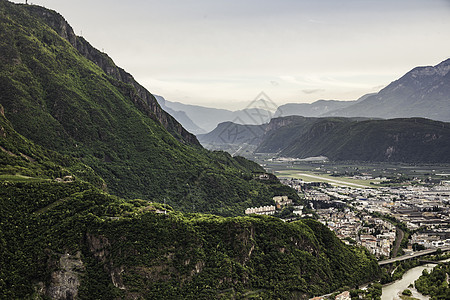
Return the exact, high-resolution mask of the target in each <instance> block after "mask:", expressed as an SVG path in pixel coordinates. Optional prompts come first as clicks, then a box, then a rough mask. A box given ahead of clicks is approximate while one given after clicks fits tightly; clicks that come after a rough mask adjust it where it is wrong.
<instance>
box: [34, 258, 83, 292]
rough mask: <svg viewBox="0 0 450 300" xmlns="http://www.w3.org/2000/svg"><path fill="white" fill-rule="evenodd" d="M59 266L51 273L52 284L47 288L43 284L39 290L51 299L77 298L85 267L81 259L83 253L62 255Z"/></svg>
mask: <svg viewBox="0 0 450 300" xmlns="http://www.w3.org/2000/svg"><path fill="white" fill-rule="evenodd" d="M57 267H58V269H57V270H56V271H54V272H53V273H52V274H51V281H50V285H49V286H48V287H47V288H46V289H45V288H43V287H42V285H41V288H40V289H39V291H40V292H41V293H44V294H45V296H47V297H49V298H51V299H57V300H71V299H76V298H77V295H78V287H79V286H80V283H81V278H80V277H81V274H82V273H83V272H84V269H85V268H84V265H83V262H82V261H81V253H80V252H78V253H77V254H76V255H70V254H68V253H66V254H63V255H61V257H60V258H59V263H58V265H57Z"/></svg>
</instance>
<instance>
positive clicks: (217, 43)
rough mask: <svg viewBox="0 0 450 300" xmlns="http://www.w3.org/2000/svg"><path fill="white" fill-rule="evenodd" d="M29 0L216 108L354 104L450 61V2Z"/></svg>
mask: <svg viewBox="0 0 450 300" xmlns="http://www.w3.org/2000/svg"><path fill="white" fill-rule="evenodd" d="M15 2H18V3H19V2H22V3H24V2H25V1H15ZM29 2H32V3H33V4H38V5H42V6H45V7H47V8H51V9H54V10H56V11H58V12H59V13H61V14H62V15H63V16H64V17H65V18H66V19H67V20H68V22H69V23H70V24H71V25H72V27H73V28H74V30H75V32H76V34H77V35H82V36H83V37H85V38H86V39H87V40H88V41H89V42H90V43H91V44H92V45H93V46H94V47H96V48H98V49H100V50H102V49H103V50H104V51H105V52H106V53H108V54H109V55H110V56H111V57H112V59H113V60H114V61H115V62H116V64H117V65H119V66H120V67H122V68H124V69H125V70H126V71H128V72H130V73H131V74H132V75H133V76H134V77H135V78H136V80H137V81H138V82H140V83H141V84H142V85H144V86H145V87H146V88H147V89H149V90H150V91H151V92H152V93H155V94H159V95H162V96H164V97H165V98H166V99H168V100H171V101H179V102H183V103H189V104H200V105H204V106H210V107H222V108H236V109H238V108H243V107H244V106H245V105H246V104H247V103H249V102H251V101H252V100H253V99H254V98H255V97H256V96H257V95H258V94H259V93H260V92H262V91H264V92H265V93H266V94H267V95H268V96H269V97H270V98H271V99H272V100H273V101H275V102H276V103H277V104H282V103H286V102H313V101H315V100H318V99H337V100H353V99H357V98H358V97H360V96H362V95H363V94H365V93H369V92H374V91H378V90H380V89H381V88H382V87H383V86H385V85H387V84H389V83H390V82H391V81H393V80H395V79H397V78H399V77H400V76H401V75H403V74H404V73H406V72H407V71H409V70H410V69H412V68H413V67H415V66H420V65H435V64H438V63H439V62H441V61H443V60H445V59H447V58H449V57H450V0H345V1H339V0H315V1H302V0H278V1H262V0H239V1H238V0H164V1H155V0H127V1H124V0H121V1H118V0H110V1H106V0H94V1H93V0H89V1H88V0H77V1H69V0H30V1H29Z"/></svg>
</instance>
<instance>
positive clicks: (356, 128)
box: [256, 117, 450, 163]
mask: <svg viewBox="0 0 450 300" xmlns="http://www.w3.org/2000/svg"><path fill="white" fill-rule="evenodd" d="M277 124H278V125H277ZM268 129H269V131H268V132H267V133H266V135H265V137H264V139H263V142H262V143H261V144H260V145H259V147H258V149H257V150H256V151H257V152H268V153H273V152H277V153H279V154H280V155H282V156H286V157H298V158H306V157H312V156H319V155H323V156H327V157H328V158H329V159H331V160H354V161H392V162H422V163H440V162H450V157H449V156H448V153H450V124H449V123H445V122H439V121H432V120H428V119H422V118H410V119H390V120H363V119H362V120H354V119H346V118H303V117H288V118H278V119H273V120H272V122H271V124H269V126H268Z"/></svg>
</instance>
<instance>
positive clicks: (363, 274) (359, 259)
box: [0, 0, 379, 299]
mask: <svg viewBox="0 0 450 300" xmlns="http://www.w3.org/2000/svg"><path fill="white" fill-rule="evenodd" d="M0 61H1V63H0V298H2V299H49V298H50V299H124V298H125V299H155V298H160V299H220V298H238V297H244V298H249V297H260V298H263V299H274V298H284V299H304V298H308V297H311V296H312V295H319V294H323V293H328V292H332V291H334V290H336V289H338V288H340V287H343V286H345V285H347V286H354V285H358V284H362V283H365V282H369V281H372V280H375V279H377V278H378V277H379V267H378V264H377V262H376V260H375V259H374V257H373V256H372V255H370V254H369V252H368V251H367V250H366V249H364V248H359V247H355V246H349V245H345V244H344V243H342V242H341V241H340V240H339V239H338V238H337V237H336V236H335V234H334V233H333V232H331V231H330V230H329V229H328V228H327V227H326V226H324V225H322V224H320V223H318V222H316V221H314V220H302V221H298V222H293V223H284V222H283V221H281V220H279V219H277V218H274V217H269V216H247V217H242V216H240V215H243V212H244V209H245V208H247V207H254V206H262V205H269V204H273V200H272V198H273V197H274V196H279V195H286V196H288V197H289V198H290V199H292V200H293V201H294V203H297V204H301V200H300V199H299V197H298V195H297V193H296V192H295V191H294V190H292V189H291V188H289V187H287V186H284V185H281V184H280V182H279V181H278V179H277V178H276V177H275V176H273V175H270V176H269V175H267V176H266V177H265V178H267V179H265V180H261V179H260V175H261V174H265V171H264V169H263V168H262V167H261V166H259V165H257V164H256V163H253V162H251V161H248V160H246V159H244V158H242V157H231V156H230V155H229V154H227V153H224V152H221V151H214V152H210V151H207V150H206V149H204V148H202V147H201V146H200V144H199V142H198V140H197V139H196V138H195V136H193V135H192V134H190V133H189V132H188V131H186V130H185V129H184V128H183V127H182V126H181V125H180V124H179V123H178V122H177V121H176V120H175V119H174V118H173V117H172V116H170V115H169V114H168V113H167V112H165V111H164V110H163V109H162V108H161V107H160V105H159V104H158V103H157V101H156V99H155V98H154V96H153V95H152V94H151V93H150V92H149V91H147V90H146V89H145V88H143V87H142V86H141V85H139V84H138V83H137V82H136V81H135V80H134V79H133V77H132V76H131V75H130V74H128V73H127V72H126V71H124V70H123V69H121V68H119V67H118V66H116V65H115V64H114V62H113V61H112V59H111V58H109V57H108V56H107V55H106V54H105V53H102V52H100V51H98V50H97V49H95V48H93V47H92V46H91V45H90V44H89V43H88V42H87V41H86V40H84V39H83V38H81V37H78V36H76V35H75V34H74V32H73V30H72V28H71V27H70V25H69V24H68V23H67V22H66V21H65V20H64V18H63V17H62V16H61V15H59V14H58V13H56V12H55V11H52V10H48V9H45V8H42V7H39V6H35V5H24V4H21V5H19V4H13V3H11V2H9V1H6V0H0ZM204 213H215V214H216V215H211V214H204ZM218 215H221V216H218ZM224 216H234V217H224Z"/></svg>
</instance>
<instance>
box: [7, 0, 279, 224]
mask: <svg viewBox="0 0 450 300" xmlns="http://www.w3.org/2000/svg"><path fill="white" fill-rule="evenodd" d="M48 24H50V25H51V26H49V25H48ZM55 29H56V30H57V31H55ZM69 41H70V42H69ZM74 45H75V46H76V47H74ZM88 58H89V59H88ZM0 59H1V64H0V104H1V105H2V106H3V107H4V114H5V116H6V117H7V119H8V120H9V121H10V122H11V123H12V124H13V126H14V128H15V130H17V131H18V132H19V133H20V134H22V135H23V136H25V137H27V138H28V139H30V140H32V141H33V142H34V143H36V144H38V145H40V146H43V147H45V148H48V149H50V150H53V151H56V152H58V153H61V154H65V155H68V156H70V157H72V158H76V159H79V160H80V161H81V162H83V163H84V164H86V165H88V166H90V167H91V168H92V169H94V170H95V172H96V173H97V174H98V175H99V176H100V177H102V178H103V179H104V181H105V182H106V185H107V189H108V191H109V192H110V193H113V194H115V195H118V196H121V197H126V198H143V199H151V200H154V201H159V202H163V201H166V203H168V204H170V205H172V206H173V207H174V208H177V209H181V210H185V211H190V212H192V211H196V212H197V211H200V212H214V213H217V214H221V215H238V214H242V213H243V211H244V209H245V208H247V207H250V206H258V205H264V204H270V203H272V202H271V201H272V200H271V199H272V196H274V195H275V194H278V193H280V191H279V189H283V188H282V187H281V185H280V184H279V183H276V182H272V183H270V184H267V183H263V182H260V181H258V180H254V179H253V178H254V176H253V175H252V173H253V172H264V170H263V169H262V168H261V167H260V166H258V165H256V164H254V163H251V162H249V161H245V160H243V159H235V158H232V157H231V156H230V155H228V154H226V153H220V152H209V151H206V150H205V149H203V148H202V147H201V146H200V145H199V144H198V141H197V140H196V138H195V137H194V136H193V135H191V134H189V133H187V132H186V131H185V130H184V129H183V128H182V127H181V125H179V124H178V123H177V122H176V121H175V120H174V119H173V118H172V117H171V116H170V115H168V114H166V113H165V112H164V111H162V110H161V108H160V107H159V105H158V104H157V102H156V100H154V97H153V96H152V95H151V94H150V93H149V92H148V91H146V90H145V89H143V88H142V87H141V86H139V85H138V84H137V83H136V82H134V81H133V79H132V77H131V76H130V75H129V74H128V75H127V73H125V72H124V71H123V70H121V69H120V68H118V67H116V66H115V65H114V64H113V62H112V61H111V59H109V58H108V57H107V56H106V55H105V54H102V53H100V52H99V51H98V50H95V49H93V48H92V47H91V46H90V45H89V44H88V43H87V42H86V41H84V40H83V39H82V38H78V37H75V36H74V35H73V31H72V30H71V28H70V27H69V25H68V24H67V23H66V22H65V20H64V19H63V18H62V17H61V16H60V15H59V14H57V13H56V12H54V11H50V10H46V9H44V8H41V7H36V6H30V5H14V4H12V3H10V2H8V1H4V0H3V1H0ZM90 59H92V60H90ZM105 71H106V72H105ZM224 195H225V196H224Z"/></svg>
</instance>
